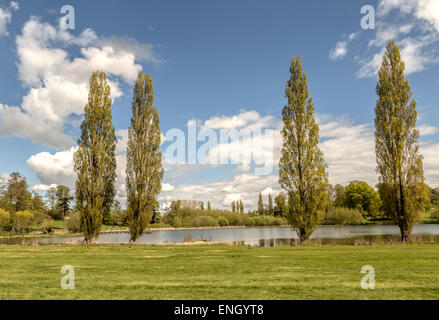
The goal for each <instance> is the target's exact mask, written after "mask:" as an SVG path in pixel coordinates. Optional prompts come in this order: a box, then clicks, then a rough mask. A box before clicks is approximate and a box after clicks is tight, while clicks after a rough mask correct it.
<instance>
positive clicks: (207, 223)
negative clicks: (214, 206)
mask: <svg viewBox="0 0 439 320" xmlns="http://www.w3.org/2000/svg"><path fill="white" fill-rule="evenodd" d="M195 220H198V221H197V223H199V225H200V227H216V226H218V222H217V221H216V219H215V218H213V217H211V216H200V217H196V218H195Z"/></svg>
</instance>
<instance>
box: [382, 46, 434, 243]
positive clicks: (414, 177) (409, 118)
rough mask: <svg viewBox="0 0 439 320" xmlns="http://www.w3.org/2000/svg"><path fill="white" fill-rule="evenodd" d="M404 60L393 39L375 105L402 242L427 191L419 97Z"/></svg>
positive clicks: (386, 196)
mask: <svg viewBox="0 0 439 320" xmlns="http://www.w3.org/2000/svg"><path fill="white" fill-rule="evenodd" d="M404 68H405V65H404V62H403V61H402V60H401V55H400V52H399V49H398V47H397V46H396V44H395V42H394V41H389V43H388V44H387V51H386V53H385V54H384V56H383V60H382V64H381V67H380V69H379V72H378V78H379V81H378V85H377V87H376V93H377V96H378V101H377V103H376V106H375V152H376V160H377V165H378V166H377V171H378V173H379V175H380V183H381V195H382V201H383V208H384V211H385V212H386V213H387V215H388V216H390V217H391V218H392V219H393V221H394V222H395V223H396V224H397V225H398V226H399V229H400V232H401V241H403V242H405V241H408V240H409V237H410V234H411V231H412V228H413V225H414V224H416V222H417V221H418V219H419V216H420V213H421V212H422V210H423V209H424V205H425V202H426V198H427V197H428V192H426V190H425V184H424V171H423V165H422V160H423V158H422V156H421V155H420V154H419V130H418V129H417V128H416V122H417V117H418V115H417V111H416V100H415V99H411V96H412V91H411V89H410V85H409V83H408V81H407V80H406V78H405V75H404Z"/></svg>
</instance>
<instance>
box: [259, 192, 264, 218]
mask: <svg viewBox="0 0 439 320" xmlns="http://www.w3.org/2000/svg"><path fill="white" fill-rule="evenodd" d="M258 214H259V215H263V214H264V200H262V193H259V198H258Z"/></svg>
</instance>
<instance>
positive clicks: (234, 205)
mask: <svg viewBox="0 0 439 320" xmlns="http://www.w3.org/2000/svg"><path fill="white" fill-rule="evenodd" d="M232 212H236V204H235V201H232Z"/></svg>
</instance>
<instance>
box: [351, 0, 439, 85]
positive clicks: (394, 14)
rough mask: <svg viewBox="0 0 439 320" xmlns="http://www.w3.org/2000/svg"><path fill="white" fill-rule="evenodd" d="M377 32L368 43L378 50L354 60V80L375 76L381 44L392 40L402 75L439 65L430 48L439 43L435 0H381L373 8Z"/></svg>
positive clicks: (438, 11)
mask: <svg viewBox="0 0 439 320" xmlns="http://www.w3.org/2000/svg"><path fill="white" fill-rule="evenodd" d="M377 18H378V19H379V20H378V21H377V30H376V33H375V37H374V38H373V39H371V40H370V41H369V43H368V46H369V48H371V49H372V48H376V49H377V50H378V51H375V53H373V54H372V56H371V57H363V58H358V59H357V60H358V62H359V63H360V65H361V67H360V69H359V70H358V72H357V77H358V78H368V77H374V76H376V74H377V72H378V69H379V67H380V65H381V61H382V56H383V54H384V52H385V50H384V49H385V45H386V44H387V42H388V41H390V40H395V41H396V43H397V45H398V46H399V48H400V50H401V57H402V59H403V60H404V62H405V65H406V69H405V72H406V74H411V73H415V72H420V71H423V70H425V68H426V67H427V66H429V65H432V64H436V63H439V55H438V53H437V50H436V49H435V48H434V45H435V44H437V43H438V42H439V0H418V1H413V0H381V1H380V2H379V3H378V8H377Z"/></svg>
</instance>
